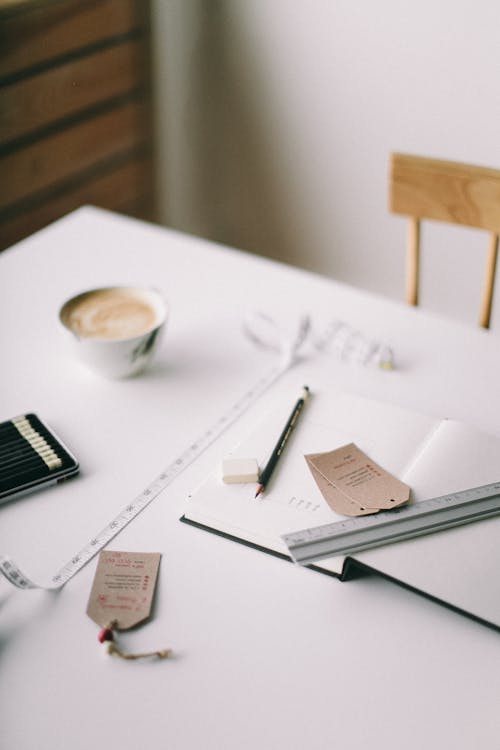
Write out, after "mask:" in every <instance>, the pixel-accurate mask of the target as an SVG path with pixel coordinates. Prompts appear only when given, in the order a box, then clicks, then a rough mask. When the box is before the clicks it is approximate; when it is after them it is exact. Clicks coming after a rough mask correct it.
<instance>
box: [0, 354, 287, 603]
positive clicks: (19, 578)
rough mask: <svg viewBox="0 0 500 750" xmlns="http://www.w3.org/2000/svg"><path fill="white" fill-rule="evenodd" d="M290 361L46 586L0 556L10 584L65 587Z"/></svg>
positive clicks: (201, 438) (236, 405)
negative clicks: (36, 581) (34, 580)
mask: <svg viewBox="0 0 500 750" xmlns="http://www.w3.org/2000/svg"><path fill="white" fill-rule="evenodd" d="M291 364H292V360H290V361H286V362H284V363H282V364H281V365H280V366H278V367H275V368H273V369H272V370H271V371H270V372H269V373H268V374H267V375H266V376H265V377H263V378H261V379H260V380H259V381H258V382H257V383H255V385H254V386H253V387H251V388H250V389H249V390H248V391H246V393H244V394H243V396H242V397H241V398H240V399H239V400H238V401H236V403H234V404H233V406H232V407H231V408H230V409H229V410H228V411H226V412H225V413H224V414H223V415H222V416H221V417H219V419H218V420H217V421H216V422H215V423H214V424H213V425H211V426H210V427H209V428H208V429H207V430H206V431H205V432H203V433H202V434H201V435H200V436H199V437H198V439H197V440H195V441H194V442H192V443H191V444H190V445H189V446H188V448H186V449H185V450H184V451H183V453H181V455H180V456H178V457H177V458H176V459H175V460H174V461H172V462H171V463H170V464H169V465H168V466H166V467H165V468H164V469H163V471H162V472H161V474H159V475H158V476H157V477H156V479H154V480H153V481H152V482H151V483H150V484H148V486H147V487H146V488H145V489H144V490H142V492H141V493H140V494H139V495H137V497H135V498H134V499H133V500H132V501H131V502H130V503H129V504H128V505H127V506H126V507H125V508H123V510H122V511H121V512H120V513H119V514H118V515H117V516H116V517H115V518H114V519H113V520H112V521H110V523H108V524H107V525H106V526H105V527H104V528H103V529H102V530H101V531H100V532H99V533H98V534H96V535H95V536H94V537H93V538H92V539H91V540H90V541H89V542H88V544H86V545H85V547H83V549H81V550H80V551H79V552H78V553H77V554H76V555H74V557H72V558H71V560H70V561H69V562H67V563H66V565H64V566H63V567H62V568H61V569H60V570H59V571H58V572H57V573H56V574H55V575H54V576H53V577H52V579H51V582H50V583H49V584H47V585H40V584H37V583H34V582H33V581H32V580H31V579H30V578H29V577H28V576H26V575H25V574H24V573H23V572H22V571H21V570H20V568H19V567H18V566H17V564H16V563H15V562H14V561H13V560H12V559H10V558H9V557H6V556H0V572H2V573H3V574H4V576H5V577H6V578H7V579H8V580H9V581H10V582H11V583H12V584H14V586H17V587H18V588H21V589H33V588H43V589H57V588H60V587H61V586H64V584H65V583H67V581H69V579H70V578H72V577H73V576H74V575H75V573H77V572H78V571H79V570H80V569H81V568H83V566H84V565H85V564H86V563H87V562H88V561H89V560H90V559H91V558H92V557H94V555H96V554H97V553H98V552H99V551H100V550H101V549H103V547H104V546H105V545H106V544H107V543H108V542H109V541H111V539H113V537H115V536H116V535H117V534H118V533H119V532H120V531H121V530H122V529H123V528H124V527H125V526H126V525H127V524H128V523H130V521H132V519H133V518H135V517H136V516H137V515H138V514H139V513H140V512H141V511H142V510H143V509H144V508H145V507H146V506H147V505H149V504H150V503H151V502H152V501H153V500H154V499H155V498H156V497H157V496H158V495H159V494H160V492H161V491H162V490H164V489H165V487H168V485H169V484H171V482H172V481H173V480H174V479H175V478H176V477H177V476H178V475H179V474H180V473H181V472H182V471H184V469H186V468H187V467H188V466H189V465H190V464H192V463H193V461H195V459H196V458H198V456H200V455H201V453H203V451H204V450H206V449H207V448H208V446H209V445H211V444H212V443H213V442H214V441H215V440H216V439H217V438H218V437H219V436H220V435H222V433H223V432H224V430H226V429H227V428H228V427H229V426H230V425H231V424H232V423H233V422H235V421H236V420H237V419H238V417H240V416H241V415H242V414H243V412H244V411H245V410H246V409H248V408H249V407H250V406H251V405H252V404H253V403H254V402H255V401H256V400H257V399H258V398H259V397H260V396H261V395H262V394H263V393H264V391H265V390H267V388H269V387H270V386H271V385H272V384H273V383H274V382H275V381H276V380H278V379H279V378H280V377H281V376H282V375H283V374H284V373H285V372H286V370H288V369H289V367H290V366H291Z"/></svg>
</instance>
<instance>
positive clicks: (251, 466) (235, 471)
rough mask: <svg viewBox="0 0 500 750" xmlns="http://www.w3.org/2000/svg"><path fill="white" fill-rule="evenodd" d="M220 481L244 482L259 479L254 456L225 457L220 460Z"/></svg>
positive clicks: (228, 482)
mask: <svg viewBox="0 0 500 750" xmlns="http://www.w3.org/2000/svg"><path fill="white" fill-rule="evenodd" d="M222 481H223V482H225V483H226V484H236V483H240V484H244V483H245V482H258V481H259V465H258V463H257V460H256V459H255V458H226V459H225V461H223V462H222Z"/></svg>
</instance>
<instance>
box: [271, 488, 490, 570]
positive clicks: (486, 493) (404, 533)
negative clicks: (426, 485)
mask: <svg viewBox="0 0 500 750" xmlns="http://www.w3.org/2000/svg"><path fill="white" fill-rule="evenodd" d="M498 514H500V482H495V483H494V484H486V485H484V486H482V487H473V488H472V489H469V490H462V491H461V492H455V493H451V494H449V495H441V496H440V497H434V498H432V499H431V500H423V501H422V502H418V503H414V504H413V505H406V506H405V505H403V506H401V507H399V508H394V510H386V511H381V512H380V513H377V514H375V515H372V516H360V517H358V518H349V519H346V520H345V521H337V522H336V523H329V524H326V525H323V526H316V527H315V528H310V529H304V530H303V531H296V532H293V533H290V534H285V535H284V536H283V537H282V538H283V540H284V542H285V544H286V545H287V547H288V551H289V552H290V555H291V557H292V559H293V560H294V561H295V562H297V563H300V564H301V565H308V564H309V563H312V562H315V561H317V560H323V559H324V558H326V557H334V556H335V555H353V554H356V553H357V552H362V551H363V550H367V549H372V548H373V547H380V546H382V545H384V544H390V543H392V542H401V541H404V540H405V539H412V538H413V537H417V536H423V535H424V534H432V533H434V532H435V531H444V530H445V529H451V528H453V527H454V526H459V525H462V524H466V523H472V522H473V521H481V520H483V519H485V518H491V517H492V516H496V515H498Z"/></svg>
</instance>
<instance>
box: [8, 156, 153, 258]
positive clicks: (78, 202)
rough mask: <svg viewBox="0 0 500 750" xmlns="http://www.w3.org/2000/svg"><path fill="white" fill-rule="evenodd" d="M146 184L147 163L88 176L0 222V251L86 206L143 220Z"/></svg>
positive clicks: (135, 161)
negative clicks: (90, 205)
mask: <svg viewBox="0 0 500 750" xmlns="http://www.w3.org/2000/svg"><path fill="white" fill-rule="evenodd" d="M149 180H150V175H149V160H148V159H147V158H140V157H138V158H132V159H131V160H130V161H127V162H126V163H125V164H121V165H118V166H116V167H112V168H111V169H109V170H108V171H106V172H105V173H104V174H100V175H98V176H92V177H90V178H89V179H88V180H87V181H84V182H82V183H81V184H80V185H78V186H77V187H75V188H73V189H69V190H64V191H63V192H62V193H61V194H59V195H56V196H54V197H53V198H51V199H49V200H43V202H42V203H41V204H40V205H34V206H32V207H30V210H29V211H25V212H22V213H19V214H18V215H14V216H13V217H12V218H10V219H6V220H5V221H2V222H0V247H9V246H10V245H13V244H14V243H15V242H17V241H18V240H20V239H22V238H23V237H26V236H27V235H29V234H32V233H33V232H36V231H37V230H38V229H40V227H44V226H46V225H47V224H50V223H51V222H53V221H55V220H56V219H58V218H59V217H61V216H64V215H65V214H67V213H69V212H70V211H73V210H74V209H76V208H78V207H80V206H83V205H88V204H93V205H98V206H100V207H101V208H107V209H109V210H111V211H120V212H122V213H126V214H132V215H134V216H136V215H140V216H143V217H145V218H149V217H148V216H147V205H148V203H149V202H150V201H151V196H150V195H147V194H145V193H144V185H147V184H148V183H149Z"/></svg>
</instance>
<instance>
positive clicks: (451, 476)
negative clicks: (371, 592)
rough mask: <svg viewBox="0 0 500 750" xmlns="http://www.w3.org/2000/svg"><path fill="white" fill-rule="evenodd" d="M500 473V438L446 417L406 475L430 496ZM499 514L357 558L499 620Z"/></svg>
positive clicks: (425, 496) (418, 494)
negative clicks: (446, 419) (448, 419)
mask: <svg viewBox="0 0 500 750" xmlns="http://www.w3.org/2000/svg"><path fill="white" fill-rule="evenodd" d="M499 479H500V439H499V438H496V437H492V436H489V435H485V434H483V433H480V432H478V431H476V430H474V429H473V428H471V427H468V426H467V425H464V424H461V423H459V422H455V421H451V420H450V421H444V422H443V423H442V424H441V425H440V427H439V429H438V430H437V432H436V434H435V436H434V438H433V440H432V441H431V444H430V445H429V446H428V448H427V449H426V450H425V451H424V452H423V453H422V455H421V456H420V459H419V461H418V462H417V464H416V465H414V466H413V468H412V470H411V471H410V472H409V473H408V475H407V476H406V477H404V481H407V482H408V483H410V484H411V485H412V486H413V487H414V488H415V496H416V497H417V498H418V499H420V500H424V499H428V498H431V497H437V496H439V495H443V494H448V493H449V492H456V491H459V490H463V489H469V488H471V487H478V486H481V485H483V484H490V483H492V482H497V481H498V480H499ZM499 539H500V518H492V519H489V520H485V521H479V522H477V523H472V524H468V525H466V526H460V527H458V528H455V529H450V530H448V531H443V532H438V533H436V534H430V535H428V536H425V537H419V538H417V539H411V540H408V541H406V542H400V543H397V544H393V545H387V546H386V547H380V548H378V549H374V550H368V551H366V552H362V553H360V554H357V555H356V559H357V560H360V561H361V562H363V563H365V564H367V565H369V566H370V567H373V568H375V569H376V570H378V571H379V572H381V573H384V574H386V575H389V576H391V577H393V578H395V579H397V580H399V581H401V582H403V583H405V584H407V585H410V586H413V587H414V588H416V589H418V590H420V591H423V592H425V593H426V594H429V595H431V596H434V597H437V598H438V599H441V600H442V601H444V602H445V603H447V604H451V605H453V606H455V607H458V608H459V609H462V610H463V611H464V612H467V613H469V614H472V615H474V616H476V617H479V618H481V619H483V620H485V621H487V622H490V623H493V624H494V625H497V626H500V545H499V543H498V540H499Z"/></svg>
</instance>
